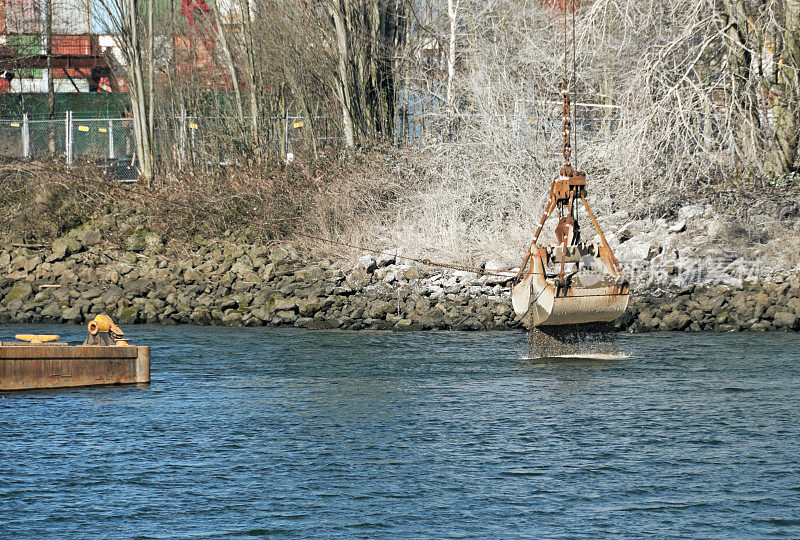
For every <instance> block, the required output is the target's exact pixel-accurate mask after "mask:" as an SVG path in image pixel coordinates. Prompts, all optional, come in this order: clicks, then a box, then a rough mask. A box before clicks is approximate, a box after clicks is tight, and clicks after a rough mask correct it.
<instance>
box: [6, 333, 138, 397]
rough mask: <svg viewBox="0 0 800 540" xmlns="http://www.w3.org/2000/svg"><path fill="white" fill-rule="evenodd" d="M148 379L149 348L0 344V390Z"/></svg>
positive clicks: (121, 382)
mask: <svg viewBox="0 0 800 540" xmlns="http://www.w3.org/2000/svg"><path fill="white" fill-rule="evenodd" d="M148 382H150V347H147V346H133V345H125V346H120V345H76V346H70V345H68V344H66V343H61V344H56V343H48V344H31V343H19V342H14V343H7V342H3V343H0V391H3V390H31V389H36V388H63V387H70V386H94V385H105V384H135V383H148Z"/></svg>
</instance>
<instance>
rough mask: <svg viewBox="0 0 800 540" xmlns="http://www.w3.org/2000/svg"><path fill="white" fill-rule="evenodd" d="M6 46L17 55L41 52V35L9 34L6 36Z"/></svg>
mask: <svg viewBox="0 0 800 540" xmlns="http://www.w3.org/2000/svg"><path fill="white" fill-rule="evenodd" d="M6 46H7V47H8V48H9V49H11V50H12V51H14V52H16V53H17V54H18V55H19V56H33V55H36V54H43V53H44V48H43V47H42V36H41V35H39V34H35V35H31V34H10V35H8V36H6Z"/></svg>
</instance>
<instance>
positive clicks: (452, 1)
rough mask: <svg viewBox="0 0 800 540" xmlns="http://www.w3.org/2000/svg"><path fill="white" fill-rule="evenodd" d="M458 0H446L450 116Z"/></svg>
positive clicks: (449, 111) (454, 69)
mask: <svg viewBox="0 0 800 540" xmlns="http://www.w3.org/2000/svg"><path fill="white" fill-rule="evenodd" d="M458 2H459V0H447V18H448V19H449V20H450V46H449V48H448V52H447V114H448V115H450V116H452V114H453V112H454V106H453V78H454V77H455V74H456V17H457V15H458Z"/></svg>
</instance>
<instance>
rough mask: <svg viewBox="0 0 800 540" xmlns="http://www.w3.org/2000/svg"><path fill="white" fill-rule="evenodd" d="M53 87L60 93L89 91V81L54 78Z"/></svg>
mask: <svg viewBox="0 0 800 540" xmlns="http://www.w3.org/2000/svg"><path fill="white" fill-rule="evenodd" d="M53 89H54V90H55V91H56V92H59V93H62V92H63V93H71V92H81V93H83V92H89V81H87V80H86V79H72V80H69V79H53Z"/></svg>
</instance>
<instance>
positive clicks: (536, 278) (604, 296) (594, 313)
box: [511, 249, 628, 327]
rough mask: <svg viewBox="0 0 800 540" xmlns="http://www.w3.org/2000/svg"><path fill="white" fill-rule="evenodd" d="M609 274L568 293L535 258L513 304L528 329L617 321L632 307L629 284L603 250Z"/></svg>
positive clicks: (596, 276)
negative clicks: (629, 305)
mask: <svg viewBox="0 0 800 540" xmlns="http://www.w3.org/2000/svg"><path fill="white" fill-rule="evenodd" d="M600 259H601V260H602V261H603V263H604V264H603V268H604V269H605V271H600V272H594V273H591V274H589V276H588V279H587V278H584V280H583V283H581V282H580V281H579V280H576V283H575V284H574V285H573V286H570V287H569V288H567V289H566V290H564V289H562V290H561V294H559V289H558V287H557V286H556V284H555V281H554V280H553V279H548V278H547V277H546V272H545V265H544V260H543V258H542V257H541V256H539V255H538V254H537V255H536V256H534V257H533V258H532V261H531V262H532V264H531V268H530V272H529V273H528V274H527V275H526V276H525V278H524V279H522V281H520V282H519V283H517V284H516V285H515V286H513V287H512V288H511V303H512V305H513V307H514V311H515V312H516V313H517V315H520V316H522V318H523V322H524V324H525V325H526V326H528V327H536V326H558V325H572V324H586V323H598V322H610V321H613V320H615V319H617V318H619V317H620V316H622V315H623V314H624V313H625V309H626V308H627V307H628V284H627V282H626V281H624V280H620V279H619V278H618V276H617V275H616V272H615V271H614V270H613V266H612V265H611V261H610V259H609V258H608V256H607V254H606V253H605V249H601V252H600Z"/></svg>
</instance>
